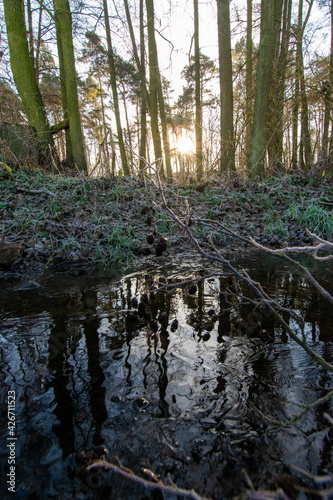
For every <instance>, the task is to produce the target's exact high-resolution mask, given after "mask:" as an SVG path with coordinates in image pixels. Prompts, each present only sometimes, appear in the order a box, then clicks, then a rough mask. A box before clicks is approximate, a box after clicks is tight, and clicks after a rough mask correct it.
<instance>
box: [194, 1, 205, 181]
mask: <svg viewBox="0 0 333 500" xmlns="http://www.w3.org/2000/svg"><path fill="white" fill-rule="evenodd" d="M194 66H195V145H196V147H195V157H196V170H197V179H198V182H199V181H200V180H201V179H202V176H203V165H202V159H203V156H202V100H201V74H200V46H199V6H198V0H194Z"/></svg>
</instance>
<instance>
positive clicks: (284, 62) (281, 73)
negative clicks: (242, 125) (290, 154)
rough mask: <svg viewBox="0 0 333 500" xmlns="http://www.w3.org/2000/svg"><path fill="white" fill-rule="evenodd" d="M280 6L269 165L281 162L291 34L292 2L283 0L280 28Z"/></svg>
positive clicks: (272, 97) (270, 122)
mask: <svg viewBox="0 0 333 500" xmlns="http://www.w3.org/2000/svg"><path fill="white" fill-rule="evenodd" d="M281 4H282V2H281ZM281 4H279V3H278V4H277V7H278V8H277V12H276V33H275V37H276V40H277V42H276V50H275V59H274V68H273V75H274V77H273V80H272V85H271V90H270V109H269V126H270V134H271V137H270V140H269V146H268V152H269V159H270V162H271V163H272V162H273V161H274V162H276V161H278V162H282V161H283V132H284V123H283V111H284V104H285V87H286V73H287V67H288V62H289V42H290V34H291V13H292V0H284V2H283V14H282V27H281V11H280V8H282V5H281ZM280 32H281V34H280Z"/></svg>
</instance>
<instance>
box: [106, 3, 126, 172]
mask: <svg viewBox="0 0 333 500" xmlns="http://www.w3.org/2000/svg"><path fill="white" fill-rule="evenodd" d="M103 9H104V21H105V31H106V42H107V47H108V65H109V72H110V83H111V89H112V97H113V107H114V115H115V118H116V125H117V135H118V145H119V151H120V159H121V165H122V169H123V172H124V175H129V173H130V172H129V168H128V163H127V158H126V151H125V145H124V140H123V132H122V128H121V120H120V111H119V101H118V92H117V80H116V69H115V64H114V56H113V48H112V43H111V30H110V21H109V13H108V4H107V0H103Z"/></svg>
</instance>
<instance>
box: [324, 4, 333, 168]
mask: <svg viewBox="0 0 333 500" xmlns="http://www.w3.org/2000/svg"><path fill="white" fill-rule="evenodd" d="M324 83H325V88H324V89H323V90H324V102H325V114H324V131H323V138H322V146H321V148H322V157H323V159H326V158H327V155H328V146H329V144H328V135H329V126H330V119H331V110H332V101H331V98H332V89H333V0H331V54H330V68H329V79H328V81H327V82H324Z"/></svg>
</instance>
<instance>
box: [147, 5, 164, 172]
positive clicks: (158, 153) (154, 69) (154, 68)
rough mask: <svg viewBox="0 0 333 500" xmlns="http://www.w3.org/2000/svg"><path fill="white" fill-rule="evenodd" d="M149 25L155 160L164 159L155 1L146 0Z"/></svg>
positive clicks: (150, 88) (150, 84)
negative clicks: (160, 119)
mask: <svg viewBox="0 0 333 500" xmlns="http://www.w3.org/2000/svg"><path fill="white" fill-rule="evenodd" d="M146 9H147V27H148V50H149V103H150V105H149V110H150V122H151V133H152V137H153V144H154V152H155V160H158V159H161V160H162V159H163V155H162V144H161V136H160V130H159V124H158V59H157V52H156V44H155V28H154V3H153V0H146ZM160 173H161V176H162V177H164V168H163V162H162V163H161V170H160Z"/></svg>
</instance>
